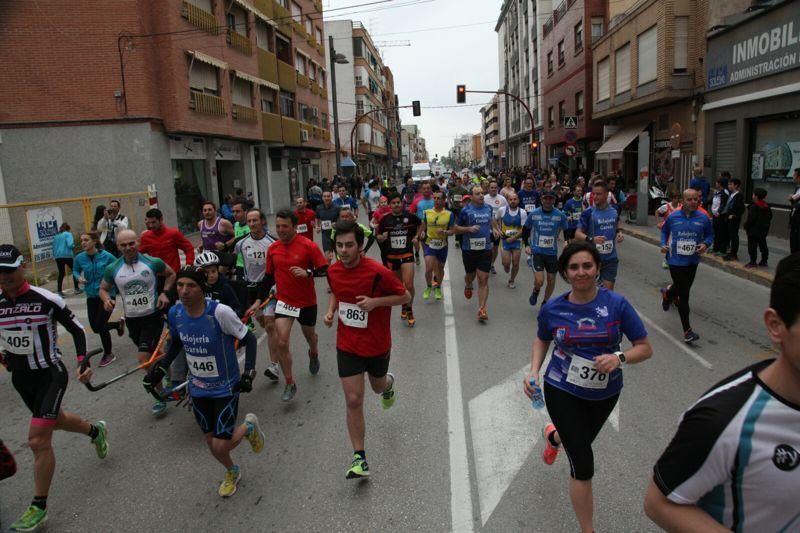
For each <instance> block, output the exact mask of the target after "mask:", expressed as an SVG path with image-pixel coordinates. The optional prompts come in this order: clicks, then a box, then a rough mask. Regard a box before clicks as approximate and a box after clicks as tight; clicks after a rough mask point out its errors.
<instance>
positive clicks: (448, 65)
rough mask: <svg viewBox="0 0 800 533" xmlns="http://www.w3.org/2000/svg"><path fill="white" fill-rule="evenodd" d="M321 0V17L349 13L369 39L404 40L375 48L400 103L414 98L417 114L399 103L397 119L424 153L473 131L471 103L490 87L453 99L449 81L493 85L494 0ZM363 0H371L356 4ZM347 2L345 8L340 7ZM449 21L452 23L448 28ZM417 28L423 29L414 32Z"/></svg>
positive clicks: (476, 126) (444, 148) (477, 103)
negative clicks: (415, 132)
mask: <svg viewBox="0 0 800 533" xmlns="http://www.w3.org/2000/svg"><path fill="white" fill-rule="evenodd" d="M375 2H376V0H323V13H324V17H325V20H343V19H350V20H357V21H360V22H361V23H362V24H363V25H364V26H365V27H366V28H367V30H368V31H369V33H370V36H371V37H372V40H373V41H376V42H377V41H410V42H411V46H391V47H390V46H385V47H379V48H380V51H381V53H382V57H383V62H384V64H385V65H388V66H389V68H390V69H391V70H392V73H393V74H394V89H395V93H396V94H397V95H398V96H399V98H400V105H401V106H402V105H411V101H412V100H419V101H420V103H421V105H422V116H420V117H414V116H412V114H411V109H401V110H400V118H401V121H402V123H403V124H417V125H418V126H419V127H420V129H421V131H422V136H423V137H424V138H425V141H426V146H427V148H428V154H429V157H430V158H431V159H432V158H433V157H434V155H435V154H438V155H439V157H441V156H442V155H447V152H448V150H449V149H450V148H451V147H452V146H453V140H454V138H455V137H456V136H457V135H459V134H463V133H470V134H475V133H480V131H481V116H480V113H479V110H480V108H481V106H482V105H483V104H485V103H486V102H488V101H489V100H490V98H491V95H490V94H467V103H466V104H462V105H461V106H459V107H453V108H448V109H426V106H443V105H447V106H450V105H452V106H455V105H456V85H459V84H463V85H466V86H467V90H470V89H474V90H486V91H493V90H496V89H497V85H498V79H499V70H498V59H497V58H498V54H497V33H495V31H494V27H495V24H496V23H497V18H498V17H499V16H500V6H501V5H502V0H391V1H384V2H380V3H375ZM367 3H370V4H372V5H363V4H367ZM350 6H355V7H351V8H350V9H343V8H347V7H350ZM453 26H456V27H453ZM421 30H423V31H421Z"/></svg>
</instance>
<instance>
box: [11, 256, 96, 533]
mask: <svg viewBox="0 0 800 533" xmlns="http://www.w3.org/2000/svg"><path fill="white" fill-rule="evenodd" d="M0 290H2V292H0V364H2V365H3V366H5V367H6V369H7V370H8V371H9V372H11V383H12V384H13V385H14V388H15V389H16V390H17V392H18V393H19V395H20V397H21V398H22V401H23V402H25V405H26V406H27V407H28V409H29V410H30V411H31V415H32V418H31V421H30V426H29V428H28V447H29V448H30V449H31V452H33V481H34V496H33V501H32V502H31V504H30V506H28V509H27V510H26V511H25V512H24V513H23V515H22V517H21V518H20V519H19V520H17V521H16V522H14V523H13V524H11V531H32V530H34V529H36V528H37V527H39V526H40V525H42V524H44V522H45V521H47V496H48V494H49V492H50V484H51V483H52V481H53V474H55V467H56V457H55V453H54V451H53V431H55V430H63V431H70V432H72V433H82V434H84V435H88V436H89V437H90V438H91V439H92V444H94V445H95V449H96V450H97V456H98V457H99V458H100V459H104V458H105V457H106V455H107V454H108V442H107V437H108V432H107V430H106V423H105V422H103V421H100V422H97V424H95V425H92V424H90V423H89V422H87V421H86V420H84V419H83V418H81V417H79V416H78V415H76V414H73V413H67V412H65V411H64V410H63V409H61V400H63V398H64V393H65V392H66V389H67V380H68V372H67V369H66V367H65V366H64V363H62V362H61V351H60V349H59V347H58V327H57V326H58V324H61V325H62V326H64V328H65V329H66V330H67V332H68V333H69V334H70V335H72V340H73V343H74V345H75V353H76V354H77V357H78V362H79V363H80V362H82V361H83V359H84V357H85V355H86V335H85V333H84V331H83V326H81V324H80V322H78V320H77V319H76V318H75V315H74V314H73V313H72V311H70V310H69V308H68V307H67V306H66V304H65V303H64V300H62V299H61V298H60V297H59V296H56V295H55V294H53V293H52V292H50V291H48V290H46V289H42V288H39V287H32V286H31V285H29V284H28V282H27V281H25V264H24V259H23V257H22V254H21V253H20V252H19V250H17V248H16V247H14V246H13V245H11V244H3V245H0Z"/></svg>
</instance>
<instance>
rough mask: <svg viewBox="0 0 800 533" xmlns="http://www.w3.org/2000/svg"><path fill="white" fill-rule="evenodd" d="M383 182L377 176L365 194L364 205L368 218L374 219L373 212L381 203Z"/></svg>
mask: <svg viewBox="0 0 800 533" xmlns="http://www.w3.org/2000/svg"><path fill="white" fill-rule="evenodd" d="M380 185H381V183H380V181H379V180H378V179H377V178H374V179H373V180H372V181H370V182H369V189H367V192H366V194H365V195H364V199H363V201H364V205H365V206H366V208H367V219H368V220H372V213H374V212H375V210H376V209H378V206H379V205H380V203H381V187H380Z"/></svg>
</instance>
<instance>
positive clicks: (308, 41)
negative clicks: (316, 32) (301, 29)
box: [306, 33, 317, 48]
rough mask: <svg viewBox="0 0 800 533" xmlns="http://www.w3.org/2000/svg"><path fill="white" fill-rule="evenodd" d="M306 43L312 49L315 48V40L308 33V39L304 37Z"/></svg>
mask: <svg viewBox="0 0 800 533" xmlns="http://www.w3.org/2000/svg"><path fill="white" fill-rule="evenodd" d="M306 42H307V43H308V44H309V45H311V47H312V48H316V47H317V40H316V39H315V38H314V36H313V35H311V34H310V33H309V34H308V37H306Z"/></svg>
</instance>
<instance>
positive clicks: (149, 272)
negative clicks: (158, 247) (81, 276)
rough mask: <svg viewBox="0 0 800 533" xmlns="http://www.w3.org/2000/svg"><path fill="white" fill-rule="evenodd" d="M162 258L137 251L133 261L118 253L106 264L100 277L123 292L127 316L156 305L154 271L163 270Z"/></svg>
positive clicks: (151, 310) (154, 308)
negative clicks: (115, 258)
mask: <svg viewBox="0 0 800 533" xmlns="http://www.w3.org/2000/svg"><path fill="white" fill-rule="evenodd" d="M166 268H167V265H166V264H165V263H164V261H162V260H161V259H158V258H155V257H150V256H149V255H144V254H138V255H137V256H136V259H135V260H134V261H133V263H127V262H126V261H125V258H124V257H120V258H119V259H117V260H116V261H114V262H113V263H111V264H110V265H108V267H107V268H106V271H105V273H104V274H103V281H105V282H106V283H108V284H109V285H113V286H115V287H116V288H117V290H118V291H119V294H120V295H121V296H122V305H123V308H124V310H125V316H126V317H134V318H135V317H142V316H148V315H152V314H153V313H155V312H156V311H157V309H158V288H157V280H156V278H157V275H158V274H160V273H162V272H164V270H166Z"/></svg>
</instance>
